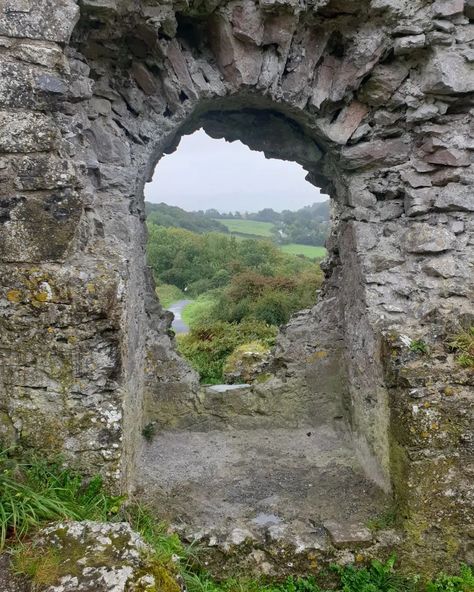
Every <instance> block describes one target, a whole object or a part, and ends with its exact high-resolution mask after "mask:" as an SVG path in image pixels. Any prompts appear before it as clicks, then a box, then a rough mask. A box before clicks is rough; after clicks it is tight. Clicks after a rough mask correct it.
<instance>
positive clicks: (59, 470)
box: [0, 452, 125, 550]
mask: <svg viewBox="0 0 474 592" xmlns="http://www.w3.org/2000/svg"><path fill="white" fill-rule="evenodd" d="M124 499H125V498H123V497H117V496H111V495H108V494H107V493H106V492H105V491H104V488H103V483H102V479H101V478H100V477H94V478H92V479H89V480H87V479H84V478H83V477H82V476H80V475H79V474H77V473H75V472H74V471H71V470H70V469H65V468H63V467H62V466H61V464H60V463H59V462H57V463H53V464H47V463H46V462H44V461H42V460H39V459H36V458H32V459H30V460H28V461H26V462H22V463H18V462H17V461H16V460H15V459H13V458H11V457H10V456H9V454H8V453H7V452H0V550H1V549H3V547H4V546H5V542H6V540H7V538H12V539H13V540H19V539H21V538H22V537H24V536H25V535H26V534H27V533H28V532H29V531H30V530H32V529H35V528H37V527H38V526H40V525H41V524H44V523H46V522H51V521H53V520H63V519H71V520H99V521H107V520H109V519H110V518H111V517H112V516H113V515H115V514H117V513H118V511H119V510H120V507H121V505H122V503H123V501H124Z"/></svg>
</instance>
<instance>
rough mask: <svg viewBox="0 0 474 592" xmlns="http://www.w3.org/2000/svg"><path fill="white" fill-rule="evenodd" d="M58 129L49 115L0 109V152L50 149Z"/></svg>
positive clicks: (56, 137)
mask: <svg viewBox="0 0 474 592" xmlns="http://www.w3.org/2000/svg"><path fill="white" fill-rule="evenodd" d="M57 139H58V131H57V129H56V128H55V126H54V122H53V120H52V119H51V117H50V116H49V115H43V114H40V113H30V112H25V111H24V112H16V113H15V112H11V111H0V153H1V152H42V151H45V152H46V151H48V150H51V149H52V148H53V147H54V145H55V144H56V142H57Z"/></svg>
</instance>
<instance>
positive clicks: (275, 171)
mask: <svg viewBox="0 0 474 592" xmlns="http://www.w3.org/2000/svg"><path fill="white" fill-rule="evenodd" d="M305 175H306V172H305V171H304V170H303V168H302V167H301V166H300V165H298V164H296V163H294V162H286V161H282V160H274V159H271V160H267V159H266V158H265V156H264V155H263V153H261V152H253V151H251V150H250V149H249V148H247V146H244V145H243V144H241V143H240V142H232V143H230V142H226V141H225V140H213V139H212V138H210V137H209V136H208V135H207V134H205V133H204V131H202V130H199V131H198V132H195V133H194V134H192V135H191V136H184V137H183V139H182V140H181V142H180V144H179V147H178V149H177V150H176V151H175V152H174V153H173V154H169V155H166V156H164V157H163V158H162V159H161V160H160V162H159V163H158V166H157V167H156V170H155V174H154V176H153V181H152V182H151V183H148V184H147V185H146V186H145V199H146V200H147V201H151V202H155V203H159V202H165V203H167V204H170V205H175V206H179V207H181V208H184V209H185V210H207V209H209V208H215V209H216V210H219V211H221V212H228V211H236V210H238V211H242V212H244V211H248V212H255V211H258V210H261V209H262V208H273V209H274V210H276V211H281V210H284V209H289V210H297V209H298V208H301V207H302V206H306V205H310V204H312V203H314V202H315V201H324V200H325V199H327V196H325V195H322V194H320V192H319V190H318V189H317V188H316V187H314V186H313V185H310V183H308V182H307V181H305Z"/></svg>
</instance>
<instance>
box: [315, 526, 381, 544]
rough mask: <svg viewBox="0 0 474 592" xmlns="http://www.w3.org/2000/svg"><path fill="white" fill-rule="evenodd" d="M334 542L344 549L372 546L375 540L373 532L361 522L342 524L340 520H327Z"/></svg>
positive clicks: (327, 528) (326, 527) (327, 527)
mask: <svg viewBox="0 0 474 592" xmlns="http://www.w3.org/2000/svg"><path fill="white" fill-rule="evenodd" d="M324 528H325V529H326V530H327V531H328V533H329V536H330V538H331V541H332V544H333V545H334V546H335V547H337V548H339V549H343V548H345V547H351V548H354V547H370V545H371V544H372V541H373V537H372V533H371V532H370V530H369V529H368V528H366V527H365V526H361V525H360V524H359V525H357V524H347V523H344V524H341V523H339V522H325V523H324Z"/></svg>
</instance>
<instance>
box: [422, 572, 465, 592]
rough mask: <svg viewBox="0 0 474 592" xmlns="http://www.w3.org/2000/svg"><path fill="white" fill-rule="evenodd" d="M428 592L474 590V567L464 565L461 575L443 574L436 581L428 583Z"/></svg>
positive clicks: (463, 591)
mask: <svg viewBox="0 0 474 592" xmlns="http://www.w3.org/2000/svg"><path fill="white" fill-rule="evenodd" d="M426 592H474V574H473V572H472V569H471V568H470V567H469V566H467V565H463V566H461V573H460V575H459V576H448V575H446V574H441V575H440V576H439V577H438V578H436V580H435V581H434V582H431V583H429V584H428V585H427V587H426Z"/></svg>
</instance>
